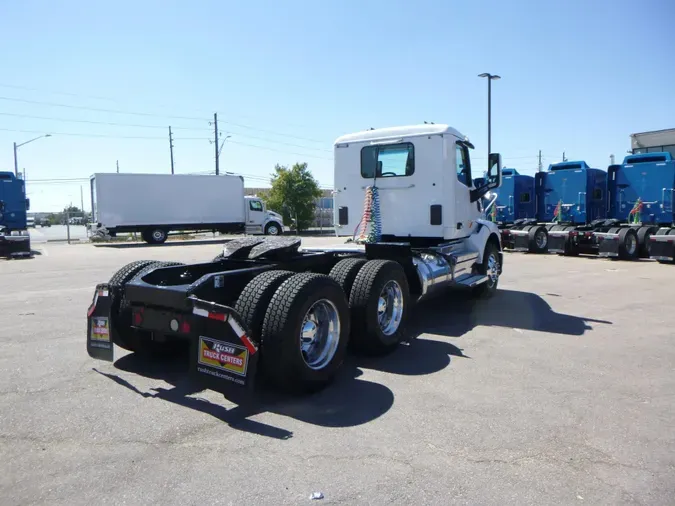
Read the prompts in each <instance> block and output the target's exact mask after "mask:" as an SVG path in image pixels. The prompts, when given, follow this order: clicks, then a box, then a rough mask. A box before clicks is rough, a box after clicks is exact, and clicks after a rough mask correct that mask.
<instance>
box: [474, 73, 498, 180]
mask: <svg viewBox="0 0 675 506" xmlns="http://www.w3.org/2000/svg"><path fill="white" fill-rule="evenodd" d="M478 77H487V80H488V163H490V152H491V150H492V80H493V79H501V77H500V76H498V75H493V74H488V73H487V72H484V73H482V74H478ZM488 169H489V167H488Z"/></svg>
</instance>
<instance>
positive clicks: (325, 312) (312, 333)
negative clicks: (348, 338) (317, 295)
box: [300, 299, 340, 370]
mask: <svg viewBox="0 0 675 506" xmlns="http://www.w3.org/2000/svg"><path fill="white" fill-rule="evenodd" d="M339 343H340V317H339V316H338V310H337V307H335V304H333V303H332V302H331V301H329V300H328V299H321V300H318V301H316V302H315V303H314V304H312V306H311V307H310V308H309V309H308V310H307V312H306V313H305V317H304V318H303V320H302V327H301V329H300V351H301V355H302V359H303V360H304V361H305V364H307V367H309V368H310V369H314V370H319V369H323V368H324V367H326V366H327V365H328V364H329V363H330V361H331V360H333V357H334V356H335V352H336V351H337V348H338V344H339Z"/></svg>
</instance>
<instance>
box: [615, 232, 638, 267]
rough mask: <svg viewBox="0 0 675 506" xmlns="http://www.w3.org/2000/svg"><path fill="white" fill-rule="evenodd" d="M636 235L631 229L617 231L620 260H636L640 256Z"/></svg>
mask: <svg viewBox="0 0 675 506" xmlns="http://www.w3.org/2000/svg"><path fill="white" fill-rule="evenodd" d="M638 245H639V243H638V235H637V232H636V231H635V229H633V228H622V229H621V230H619V258H620V259H621V260H636V259H637V258H638V257H639V254H640V248H639V246H638Z"/></svg>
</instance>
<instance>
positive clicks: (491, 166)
mask: <svg viewBox="0 0 675 506" xmlns="http://www.w3.org/2000/svg"><path fill="white" fill-rule="evenodd" d="M488 162H489V163H488V170H487V172H486V173H485V177H479V178H476V179H475V180H474V181H475V186H476V189H475V190H471V202H475V201H477V200H478V199H480V198H481V197H482V196H483V195H485V194H486V193H487V192H489V191H490V190H492V189H494V188H499V187H500V186H501V185H502V155H500V154H499V153H490V157H489V159H488Z"/></svg>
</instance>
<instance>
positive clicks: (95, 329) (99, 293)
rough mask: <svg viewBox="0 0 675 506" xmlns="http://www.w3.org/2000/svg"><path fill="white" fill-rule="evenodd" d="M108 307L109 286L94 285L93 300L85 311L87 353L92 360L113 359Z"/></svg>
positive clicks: (110, 360) (109, 303) (109, 360)
mask: <svg viewBox="0 0 675 506" xmlns="http://www.w3.org/2000/svg"><path fill="white" fill-rule="evenodd" d="M110 306H111V298H110V286H109V285H108V284H99V285H96V291H95V292H94V299H93V300H92V303H91V305H90V306H89V309H88V311H87V353H88V354H89V356H90V357H92V358H95V359H98V360H105V361H107V362H112V361H113V360H114V358H115V357H114V348H115V347H114V345H113V338H112V333H113V329H112V325H111V322H110Z"/></svg>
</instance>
